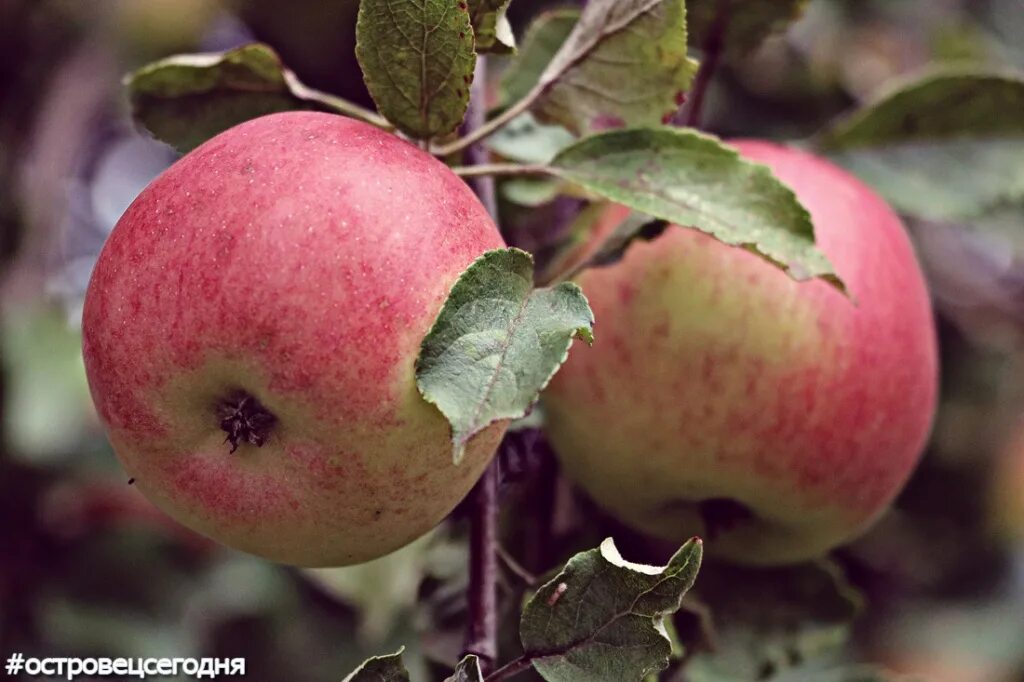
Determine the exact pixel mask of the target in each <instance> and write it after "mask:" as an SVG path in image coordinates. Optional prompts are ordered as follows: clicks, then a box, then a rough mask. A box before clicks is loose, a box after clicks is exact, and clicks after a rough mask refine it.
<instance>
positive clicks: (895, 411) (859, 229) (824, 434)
mask: <svg viewBox="0 0 1024 682" xmlns="http://www.w3.org/2000/svg"><path fill="white" fill-rule="evenodd" d="M736 146H737V147H738V148H739V149H740V151H741V153H742V154H743V155H744V156H745V157H746V158H747V159H749V160H752V161H756V162H760V163H763V164H766V165H768V166H769V167H770V168H771V169H772V170H773V171H774V172H775V174H776V175H777V176H778V177H779V178H780V179H781V180H782V181H783V182H785V183H787V184H788V185H789V186H790V187H791V188H793V190H794V191H795V192H796V194H797V196H798V197H799V199H800V200H801V201H802V202H803V204H804V205H805V206H806V207H807V208H808V210H809V211H810V213H811V215H812V217H813V219H814V224H815V228H816V236H817V241H818V244H819V246H820V248H821V250H822V251H823V252H824V253H825V255H827V256H828V258H829V259H830V260H831V262H832V264H833V265H834V266H835V268H836V270H837V272H838V273H839V275H840V277H842V279H843V280H844V281H845V283H846V285H847V286H848V288H849V290H850V293H851V294H852V297H853V300H850V299H848V298H846V297H844V296H843V294H842V293H840V292H839V291H838V290H836V289H835V288H833V287H832V286H830V285H829V284H827V283H825V282H822V281H812V282H806V283H797V282H795V281H793V280H791V279H790V278H789V277H787V276H786V275H785V274H784V273H783V272H782V271H780V270H778V269H777V268H775V267H773V266H772V265H770V264H769V263H766V262H764V261H763V260H761V259H760V258H759V257H757V256H756V255H754V254H753V253H750V252H748V251H746V250H744V249H740V248H732V247H728V246H725V245H723V244H721V243H720V242H717V241H715V240H713V239H712V238H710V237H708V236H706V235H703V234H701V233H699V232H696V231H693V230H682V229H677V228H669V229H668V230H666V231H665V232H664V233H663V234H662V235H661V236H660V237H658V238H656V239H655V240H653V241H651V242H647V243H639V244H634V245H633V246H631V247H630V248H629V249H628V250H627V251H626V253H625V256H624V258H623V259H622V260H621V261H620V262H618V263H616V264H614V265H612V266H609V267H605V268H595V269H591V270H588V271H585V272H584V273H583V275H582V276H581V277H580V278H579V282H580V284H581V285H582V287H583V290H584V292H585V293H586V295H587V297H588V299H589V300H590V305H591V307H592V308H593V310H594V313H595V317H596V319H597V326H596V331H597V341H596V342H595V344H594V346H593V348H580V349H579V350H578V351H577V352H575V353H573V354H572V356H571V357H570V358H569V360H568V361H567V363H566V365H565V366H564V367H563V368H562V370H561V371H560V372H559V373H558V374H557V375H556V376H555V378H554V380H553V381H552V383H551V385H550V387H549V388H548V390H547V391H546V393H545V395H544V404H545V405H546V409H547V419H548V426H547V429H548V433H549V435H550V437H551V439H552V441H553V444H554V446H555V449H556V450H557V452H558V454H559V455H560V457H561V461H562V463H563V465H564V467H565V470H566V471H567V472H568V474H569V476H570V477H571V478H573V479H574V480H575V481H577V482H578V483H579V484H580V485H581V486H582V487H583V488H584V489H585V490H586V491H587V492H588V493H589V494H590V495H591V496H592V497H593V498H594V499H595V500H596V501H597V502H598V503H599V504H601V505H603V506H604V507H605V508H607V509H608V510H610V511H611V512H612V513H613V514H615V515H617V516H618V517H619V518H621V519H622V520H624V521H626V522H628V523H629V524H632V525H633V526H635V527H637V528H639V529H642V530H644V531H648V532H649V533H651V534H654V535H656V536H661V537H664V538H666V539H671V540H674V541H682V540H684V539H685V538H687V537H690V536H691V535H693V534H698V535H703V536H704V537H705V539H706V540H709V542H708V549H709V551H710V552H711V553H714V554H718V555H720V556H723V557H725V558H728V559H731V560H734V561H738V562H744V563H753V564H777V563H786V562H792V561H797V560H802V559H806V558H809V557H814V556H817V555H820V554H822V553H824V552H826V551H827V550H829V549H830V548H832V547H834V546H836V545H838V544H841V543H843V542H845V541H847V540H849V539H851V538H853V537H854V536H856V535H857V534H858V533H860V532H861V531H863V530H864V529H865V528H866V527H867V526H868V525H869V524H870V523H871V522H872V520H874V519H875V518H876V517H877V516H878V515H879V514H880V513H881V512H882V511H883V510H884V509H886V507H887V506H888V505H889V504H890V503H891V502H892V500H893V498H894V497H895V495H896V494H897V493H898V492H899V490H900V489H901V487H902V486H903V484H904V483H905V481H906V480H907V477H908V476H909V475H910V473H911V471H912V469H913V468H914V466H915V463H916V462H917V459H918V457H919V455H920V453H921V450H922V448H923V446H924V443H925V440H926V438H927V435H928V432H929V429H930V425H931V421H932V417H933V414H934V411H935V401H936V384H937V360H936V335H935V328H934V322H933V318H932V312H931V307H930V301H929V297H928V291H927V289H926V287H925V282H924V278H923V276H922V274H921V269H920V267H919V265H918V262H917V260H916V258H915V255H914V251H913V248H912V246H911V243H910V241H909V239H908V237H907V234H906V232H905V230H904V227H903V225H902V224H901V223H900V220H899V218H898V217H897V216H896V215H895V214H894V213H893V211H892V210H891V209H890V208H889V207H888V206H887V205H886V204H885V203H884V202H883V201H882V200H881V199H880V198H879V197H878V196H877V195H876V194H875V193H874V192H873V191H871V190H870V189H868V188H867V187H865V186H864V185H863V184H861V183H860V182H859V181H858V180H856V179H855V178H853V177H852V176H850V175H848V174H847V173H845V172H844V171H842V170H840V169H839V168H837V167H835V166H833V165H832V164H830V163H828V162H826V161H824V160H822V159H819V158H816V157H814V156H812V155H810V154H807V153H804V152H800V151H796V150H793V149H788V148H785V147H781V146H777V145H774V144H770V143H767V142H756V141H741V142H738V143H736ZM626 213H627V211H626V209H624V208H622V207H614V208H612V209H611V210H610V211H609V212H608V213H607V214H605V216H604V218H603V222H604V224H603V226H602V228H601V229H602V230H604V231H607V230H609V229H611V228H612V227H614V225H616V224H617V223H618V222H620V221H621V219H622V218H623V217H624V216H625V215H626Z"/></svg>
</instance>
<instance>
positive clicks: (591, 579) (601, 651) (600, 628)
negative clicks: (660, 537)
mask: <svg viewBox="0 0 1024 682" xmlns="http://www.w3.org/2000/svg"><path fill="white" fill-rule="evenodd" d="M701 555H702V545H701V542H700V540H699V539H696V538H695V539H693V540H690V541H689V542H687V543H686V544H685V545H683V546H682V548H680V550H679V551H678V552H676V554H675V555H674V556H673V557H672V558H671V559H670V560H669V562H668V564H667V565H666V566H665V567H663V568H659V567H655V566H644V565H640V564H632V563H629V562H627V561H625V560H623V559H622V557H621V556H620V555H619V552H618V550H617V549H616V548H615V543H614V542H612V540H611V539H610V538H609V539H607V540H605V541H604V542H603V543H602V544H601V547H600V548H599V549H592V550H589V551H586V552H582V553H580V554H577V555H576V556H574V557H573V558H572V559H570V560H569V562H568V563H567V564H566V565H565V568H564V569H562V571H561V572H560V573H559V574H558V575H557V576H555V577H554V578H553V579H552V580H550V581H549V582H547V583H546V584H544V585H543V586H542V587H541V588H540V589H539V590H537V592H536V594H534V595H533V596H532V597H531V598H530V600H529V601H528V602H527V603H526V606H525V607H524V608H523V614H522V620H521V622H520V637H521V639H522V643H523V650H524V652H525V655H526V656H527V657H528V658H529V659H530V660H531V661H532V663H533V666H534V668H535V669H536V670H537V672H538V673H540V675H541V676H542V677H543V678H544V679H545V680H547V681H548V682H590V681H593V682H604V681H605V680H620V681H621V682H632V681H635V682H639V681H640V680H642V679H644V677H645V676H646V675H649V674H652V673H657V672H658V671H660V670H663V669H664V668H665V667H666V666H667V665H668V659H669V656H670V655H671V653H672V646H671V642H670V640H669V638H668V636H667V635H666V633H665V628H664V624H663V619H664V617H665V615H666V614H670V613H672V612H673V611H675V610H676V609H678V608H679V605H680V602H681V600H682V597H683V595H684V594H685V593H686V592H687V590H689V589H690V588H691V587H692V586H693V583H694V580H696V578H697V571H698V569H699V568H700V561H701Z"/></svg>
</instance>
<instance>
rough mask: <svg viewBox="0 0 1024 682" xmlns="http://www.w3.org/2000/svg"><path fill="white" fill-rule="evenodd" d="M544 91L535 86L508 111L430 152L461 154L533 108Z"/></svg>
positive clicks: (440, 154)
mask: <svg viewBox="0 0 1024 682" xmlns="http://www.w3.org/2000/svg"><path fill="white" fill-rule="evenodd" d="M479 59H480V57H477V64H478V65H479ZM479 74H480V69H479V66H478V67H477V76H478V78H479ZM474 84H475V81H474ZM546 89H547V88H546V86H544V85H537V86H536V87H534V88H533V90H531V91H530V92H529V93H527V94H526V96H525V97H523V98H522V99H521V100H519V101H518V102H516V103H515V104H513V105H512V106H510V107H509V108H508V109H506V110H505V111H503V112H501V113H500V114H498V115H497V116H495V117H494V118H492V119H490V120H485V121H484V122H483V123H481V124H480V126H479V127H474V128H473V129H472V130H467V131H466V132H465V134H464V135H463V136H462V137H460V138H459V139H457V140H453V141H452V142H449V143H448V144H445V145H441V146H440V147H434V149H433V150H431V151H433V152H434V154H436V155H437V156H448V155H450V154H455V153H457V152H461V151H462V150H464V149H466V148H467V147H469V146H471V145H473V144H476V143H477V142H479V141H480V140H483V139H485V138H487V137H488V136H490V135H493V134H494V133H495V132H497V131H498V129H499V128H501V127H502V126H504V125H505V124H506V123H508V122H509V121H511V120H512V119H514V118H515V117H516V116H519V115H520V114H522V113H525V112H526V111H527V110H529V108H530V107H532V106H533V103H534V102H535V101H537V98H538V97H540V96H541V95H543V94H544V91H545V90H546ZM481 106H483V105H481Z"/></svg>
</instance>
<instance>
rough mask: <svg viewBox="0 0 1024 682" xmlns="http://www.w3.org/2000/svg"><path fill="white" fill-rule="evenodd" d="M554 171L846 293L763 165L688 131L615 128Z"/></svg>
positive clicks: (558, 162)
mask: <svg viewBox="0 0 1024 682" xmlns="http://www.w3.org/2000/svg"><path fill="white" fill-rule="evenodd" d="M548 170H549V172H551V173H553V174H555V175H557V176H558V177H562V178H564V179H566V180H569V181H570V182H574V183H576V184H577V185H580V186H581V187H583V188H584V189H587V190H589V191H591V192H594V193H596V194H599V195H601V196H603V197H605V198H607V199H611V200H612V201H616V202H618V203H621V204H625V205H627V206H629V207H630V208H633V209H635V210H638V211H642V212H644V213H647V214H649V215H651V216H653V217H655V218H661V219H662V220H667V221H669V222H672V223H676V224H678V225H683V226H686V227H694V228H696V229H698V230H701V231H702V232H706V233H707V234H709V235H711V236H713V237H715V238H716V239H718V240H719V241H722V242H724V243H726V244H731V245H734V246H742V247H744V248H747V249H750V250H751V251H753V252H755V253H757V254H759V255H761V256H762V257H764V258H765V259H767V260H768V261H770V262H772V263H775V264H776V265H778V266H779V267H780V268H782V269H783V270H784V271H786V273H787V274H789V275H790V276H791V277H793V278H794V279H797V280H804V279H810V278H813V277H820V278H822V279H824V280H827V281H829V282H831V283H832V284H834V285H836V286H837V287H838V288H840V289H843V288H844V287H843V285H842V282H841V281H840V280H839V278H838V277H837V276H836V275H835V271H834V270H833V269H832V266H831V264H830V263H829V262H828V259H827V258H825V256H824V254H822V253H821V252H820V251H819V250H818V249H817V248H816V247H815V245H814V229H813V227H812V224H811V217H810V215H809V214H808V213H807V210H806V209H805V208H804V207H803V206H802V205H801V204H800V202H799V201H798V200H797V198H796V196H795V195H794V194H793V192H792V190H790V189H789V188H788V187H786V186H785V185H784V184H782V183H781V182H780V181H779V180H778V179H776V178H775V176H774V175H772V173H771V171H769V170H768V168H766V167H765V166H762V165H760V164H756V163H752V162H750V161H746V160H744V159H742V158H740V156H739V154H738V153H737V152H736V151H735V150H734V149H732V148H731V147H729V146H727V145H725V144H723V143H722V142H721V141H719V140H718V139H717V138H714V137H711V136H709V135H704V134H701V133H698V132H696V131H694V130H689V129H678V128H653V129H642V128H641V129H629V130H616V131H610V132H607V133H603V134H601V135H594V136H592V137H589V138H585V139H583V140H581V141H579V142H577V143H576V144H575V145H573V146H571V147H569V148H567V149H565V150H563V151H562V152H560V153H559V154H558V156H556V157H555V158H554V159H553V160H552V161H551V166H550V168H549V169H548Z"/></svg>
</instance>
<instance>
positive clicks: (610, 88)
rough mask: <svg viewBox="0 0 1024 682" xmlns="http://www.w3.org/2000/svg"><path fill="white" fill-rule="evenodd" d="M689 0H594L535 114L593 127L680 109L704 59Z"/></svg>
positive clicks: (542, 83)
mask: <svg viewBox="0 0 1024 682" xmlns="http://www.w3.org/2000/svg"><path fill="white" fill-rule="evenodd" d="M686 49H687V48H686V5H685V2H684V0H590V2H588V3H587V5H586V7H585V8H584V9H583V12H582V14H581V15H580V18H579V21H577V22H576V24H575V26H574V27H573V30H572V32H571V33H570V34H569V36H568V38H566V40H565V42H564V43H563V44H562V47H561V49H559V51H558V52H556V53H555V55H554V57H552V59H551V61H550V62H549V63H548V65H547V67H546V68H545V69H544V71H543V72H542V73H541V76H540V79H539V81H538V84H537V86H536V87H538V88H540V89H541V90H542V92H543V94H542V95H541V96H540V98H539V99H538V100H537V102H536V103H535V104H534V107H533V110H534V113H535V114H536V115H537V116H538V118H540V119H541V120H544V121H549V122H557V123H561V124H562V125H564V126H565V127H566V128H568V129H569V130H572V131H574V132H577V133H586V132H590V131H595V130H604V129H607V128H610V127H621V126H626V125H654V124H658V123H661V122H662V121H663V120H664V118H665V117H666V116H668V115H671V114H673V113H675V111H676V109H677V108H678V106H679V101H680V97H681V96H682V93H683V92H685V91H686V90H687V89H689V87H690V82H691V81H692V80H693V75H694V73H696V71H697V64H696V62H694V61H693V60H692V59H690V58H689V57H687V56H686Z"/></svg>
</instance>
